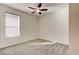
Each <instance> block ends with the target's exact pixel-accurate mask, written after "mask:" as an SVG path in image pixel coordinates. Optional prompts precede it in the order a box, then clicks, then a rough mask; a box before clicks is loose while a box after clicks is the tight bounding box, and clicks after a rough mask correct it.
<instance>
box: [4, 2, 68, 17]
mask: <svg viewBox="0 0 79 59" xmlns="http://www.w3.org/2000/svg"><path fill="white" fill-rule="evenodd" d="M3 4H4V5H7V6H9V7H12V8H15V9H18V10H21V11H24V12H26V13H29V14H31V12H32V11H33V10H31V9H29V8H28V7H36V6H37V5H38V3H3ZM63 6H67V4H66V3H65V4H64V3H43V4H42V8H47V9H48V11H44V12H42V15H39V14H38V13H34V14H31V15H35V16H43V15H47V14H49V13H51V12H55V11H57V10H59V9H61V8H62V7H63Z"/></svg>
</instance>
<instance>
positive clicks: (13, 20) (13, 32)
mask: <svg viewBox="0 0 79 59" xmlns="http://www.w3.org/2000/svg"><path fill="white" fill-rule="evenodd" d="M5 36H6V37H18V36H20V16H17V15H14V14H9V13H6V14H5Z"/></svg>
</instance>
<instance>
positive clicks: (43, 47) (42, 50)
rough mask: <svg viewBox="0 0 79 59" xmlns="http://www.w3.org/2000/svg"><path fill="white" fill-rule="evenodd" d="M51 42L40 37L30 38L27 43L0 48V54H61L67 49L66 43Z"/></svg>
mask: <svg viewBox="0 0 79 59" xmlns="http://www.w3.org/2000/svg"><path fill="white" fill-rule="evenodd" d="M45 42H47V43H45ZM35 43H36V44H35ZM42 43H43V44H42ZM52 43H53V42H50V41H46V40H41V39H37V40H32V41H29V42H28V43H23V44H19V45H15V46H11V47H7V48H4V49H2V50H0V55H63V54H65V52H66V50H67V49H68V45H64V44H61V43H54V44H52Z"/></svg>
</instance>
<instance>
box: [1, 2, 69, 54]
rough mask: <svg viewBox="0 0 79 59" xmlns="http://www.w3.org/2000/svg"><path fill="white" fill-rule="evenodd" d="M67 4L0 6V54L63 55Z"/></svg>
mask: <svg viewBox="0 0 79 59" xmlns="http://www.w3.org/2000/svg"><path fill="white" fill-rule="evenodd" d="M68 48H69V4H67V3H0V55H65V54H68Z"/></svg>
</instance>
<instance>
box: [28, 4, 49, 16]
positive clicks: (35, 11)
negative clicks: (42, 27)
mask: <svg viewBox="0 0 79 59" xmlns="http://www.w3.org/2000/svg"><path fill="white" fill-rule="evenodd" d="M41 7H42V3H39V4H38V5H37V7H36V8H33V7H28V8H30V9H32V10H34V11H33V12H32V14H33V13H39V14H40V15H41V14H42V12H41V11H47V10H48V9H41Z"/></svg>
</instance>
